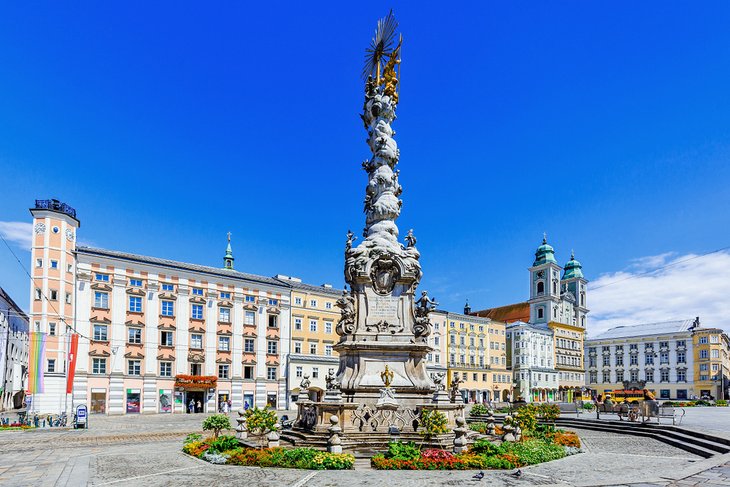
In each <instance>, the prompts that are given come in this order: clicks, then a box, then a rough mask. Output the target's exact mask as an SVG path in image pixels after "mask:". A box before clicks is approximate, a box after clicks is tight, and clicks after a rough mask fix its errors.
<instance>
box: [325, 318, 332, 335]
mask: <svg viewBox="0 0 730 487" xmlns="http://www.w3.org/2000/svg"><path fill="white" fill-rule="evenodd" d="M324 332H325V333H332V322H330V321H325V322H324Z"/></svg>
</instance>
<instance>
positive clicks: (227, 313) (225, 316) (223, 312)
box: [218, 308, 231, 323]
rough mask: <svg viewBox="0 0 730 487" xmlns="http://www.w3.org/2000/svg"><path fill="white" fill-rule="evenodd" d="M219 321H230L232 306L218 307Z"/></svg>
mask: <svg viewBox="0 0 730 487" xmlns="http://www.w3.org/2000/svg"><path fill="white" fill-rule="evenodd" d="M218 321H220V322H221V323H230V322H231V308H218Z"/></svg>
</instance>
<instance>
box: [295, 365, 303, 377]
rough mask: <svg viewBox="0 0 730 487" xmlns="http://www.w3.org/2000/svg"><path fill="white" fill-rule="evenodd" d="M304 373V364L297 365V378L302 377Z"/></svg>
mask: <svg viewBox="0 0 730 487" xmlns="http://www.w3.org/2000/svg"><path fill="white" fill-rule="evenodd" d="M303 375H304V371H303V370H302V366H301V365H297V368H296V376H297V379H301V378H302V376H303Z"/></svg>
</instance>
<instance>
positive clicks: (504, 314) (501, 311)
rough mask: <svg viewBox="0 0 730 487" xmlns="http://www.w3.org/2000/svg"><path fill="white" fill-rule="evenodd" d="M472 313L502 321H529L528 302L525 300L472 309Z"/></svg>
mask: <svg viewBox="0 0 730 487" xmlns="http://www.w3.org/2000/svg"><path fill="white" fill-rule="evenodd" d="M472 314H474V315H476V316H481V317H483V318H491V319H493V320H496V321H502V322H504V323H512V322H514V321H525V322H527V321H530V304H529V303H527V302H524V303H516V304H508V305H507V306H500V307H499V308H489V309H483V310H481V311H474V312H472Z"/></svg>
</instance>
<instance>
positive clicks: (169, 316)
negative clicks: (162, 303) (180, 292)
mask: <svg viewBox="0 0 730 487" xmlns="http://www.w3.org/2000/svg"><path fill="white" fill-rule="evenodd" d="M160 318H175V315H160Z"/></svg>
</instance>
